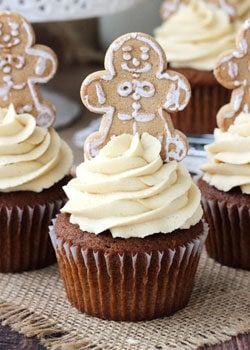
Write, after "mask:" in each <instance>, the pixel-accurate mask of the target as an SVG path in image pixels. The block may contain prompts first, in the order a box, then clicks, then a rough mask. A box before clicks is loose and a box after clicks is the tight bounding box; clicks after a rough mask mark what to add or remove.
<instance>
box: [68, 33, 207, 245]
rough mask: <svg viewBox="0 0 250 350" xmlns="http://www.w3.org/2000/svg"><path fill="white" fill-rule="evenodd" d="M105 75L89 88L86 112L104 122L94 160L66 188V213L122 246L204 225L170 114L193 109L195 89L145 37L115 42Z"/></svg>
mask: <svg viewBox="0 0 250 350" xmlns="http://www.w3.org/2000/svg"><path fill="white" fill-rule="evenodd" d="M105 69H106V70H104V71H100V72H96V73H93V74H91V75H90V76H88V77H87V78H86V79H85V81H84V82H83V85H82V89H81V96H82V100H83V102H84V104H85V105H86V106H87V107H88V108H89V109H90V110H92V111H94V112H97V113H104V115H103V119H102V123H101V126H100V130H99V131H98V132H97V133H94V134H92V135H90V136H89V138H88V139H87V141H86V142H85V154H86V156H87V160H86V161H85V162H84V163H82V164H80V165H79V166H78V167H77V170H76V178H75V179H73V180H71V181H70V182H69V183H68V185H67V186H65V187H64V190H65V192H66V194H67V196H68V198H69V201H68V202H67V203H66V205H65V206H64V208H63V209H62V211H63V212H66V213H69V214H71V215H70V222H71V223H73V224H78V225H79V227H80V228H81V229H82V230H83V231H88V232H91V233H94V234H99V233H101V232H104V231H106V230H108V229H109V230H110V232H111V234H112V235H113V237H121V238H129V237H139V238H143V237H145V236H149V235H152V234H154V233H159V232H161V233H166V234H167V233H170V232H172V231H174V230H176V229H179V228H181V229H187V228H189V227H190V226H192V225H195V224H197V223H198V222H199V221H200V220H201V217H202V209H201V205H200V192H199V190H198V188H197V187H196V186H195V185H194V184H193V183H192V180H191V177H190V175H189V173H188V171H187V170H186V169H185V168H184V166H183V165H182V163H181V162H180V161H181V160H182V159H183V158H184V157H185V155H186V152H187V148H188V144H187V139H186V137H185V136H184V135H183V134H182V133H181V132H179V131H178V130H175V129H174V127H173V124H172V122H171V117H170V115H169V114H168V112H171V111H177V110H182V109H183V108H184V107H185V106H186V105H187V103H188V101H189V98H190V86H189V83H188V82H187V80H186V79H185V78H184V77H183V76H182V75H181V74H179V73H177V72H174V71H171V70H168V69H167V61H166V57H165V55H164V52H163V50H162V49H161V47H160V46H159V45H158V43H157V42H156V41H155V40H154V39H153V38H151V37H150V36H148V35H146V34H143V33H130V34H126V35H124V36H122V37H120V38H118V39H117V40H115V42H114V43H113V44H112V45H111V47H110V48H109V50H108V51H107V54H106V58H105ZM93 150H94V152H93Z"/></svg>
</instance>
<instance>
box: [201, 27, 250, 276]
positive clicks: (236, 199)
mask: <svg viewBox="0 0 250 350" xmlns="http://www.w3.org/2000/svg"><path fill="white" fill-rule="evenodd" d="M249 45H250V21H249V20H248V21H246V22H245V23H244V25H243V27H242V29H241V30H240V31H239V34H238V36H237V40H236V50H234V51H233V52H232V53H231V54H229V53H225V54H223V55H222V56H221V57H220V58H219V60H218V62H217V64H216V67H215V76H216V77H217V79H218V81H219V82H220V83H221V84H223V85H224V86H225V87H228V88H231V89H234V91H233V93H232V96H231V101H230V103H229V104H227V105H225V106H223V107H222V108H221V110H220V111H219V112H218V114H217V123H218V128H217V129H215V132H214V137H215V142H214V143H212V144H211V145H208V146H206V151H207V157H208V163H207V164H204V165H203V166H202V167H201V170H203V172H204V175H203V177H202V179H200V180H199V182H198V184H199V187H200V190H201V192H202V203H203V207H204V215H205V217H206V220H207V221H208V223H209V227H210V231H209V236H208V240H207V243H206V246H207V251H208V253H209V255H210V256H211V257H213V258H214V259H215V260H217V261H219V262H220V263H222V264H224V265H228V266H233V267H238V268H243V269H250V256H249V251H250V238H249V224H250V196H249V195H250V152H249V150H250V113H249V111H250V95H249V84H250V74H249V47H250V46H249Z"/></svg>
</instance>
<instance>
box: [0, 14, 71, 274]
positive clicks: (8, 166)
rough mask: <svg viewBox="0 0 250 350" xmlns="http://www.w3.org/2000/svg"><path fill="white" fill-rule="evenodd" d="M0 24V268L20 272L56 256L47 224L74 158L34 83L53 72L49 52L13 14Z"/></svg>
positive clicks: (61, 199)
mask: <svg viewBox="0 0 250 350" xmlns="http://www.w3.org/2000/svg"><path fill="white" fill-rule="evenodd" d="M0 26H1V38H0V52H1V70H0V80H1V89H0V174H1V175H0V222H1V224H0V249H1V252H2V253H1V257H0V272H20V271H25V270H31V269H37V268H41V267H44V266H47V265H49V264H51V263H52V262H54V261H55V254H54V251H53V247H52V245H51V242H50V239H49V234H48V227H49V224H50V221H51V219H52V218H53V217H54V216H55V215H56V214H57V213H58V212H59V210H60V208H61V207H62V206H63V205H64V203H65V201H66V196H65V194H64V191H63V190H62V186H63V185H65V184H66V183H67V182H68V181H69V176H68V175H69V172H70V167H71V164H72V159H73V157H72V153H71V150H70V149H69V147H68V146H67V145H66V143H65V142H64V141H62V140H61V139H60V137H59V135H58V134H57V132H56V131H55V130H54V129H53V128H52V127H51V126H50V125H52V123H53V120H54V114H55V111H54V107H53V106H52V105H51V104H50V103H48V102H46V101H43V100H42V98H41V96H40V94H39V90H38V87H37V83H38V82H41V83H42V82H46V81H48V80H49V78H50V77H52V76H53V74H54V72H55V69H56V59H55V55H54V53H53V52H52V51H51V50H50V49H48V48H46V47H43V46H41V45H33V43H34V36H33V31H32V28H31V27H30V25H29V24H28V22H27V21H25V20H24V19H23V18H22V17H21V16H19V15H18V14H13V13H11V12H1V13H0ZM6 106H7V107H6Z"/></svg>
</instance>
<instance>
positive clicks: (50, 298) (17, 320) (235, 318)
mask: <svg viewBox="0 0 250 350" xmlns="http://www.w3.org/2000/svg"><path fill="white" fill-rule="evenodd" d="M249 299H250V272H248V271H243V270H236V269H232V268H228V267H225V266H221V265H220V264H218V263H216V262H214V261H213V260H212V259H210V258H208V257H207V255H206V253H203V254H202V256H201V260H200V264H199V268H198V271H197V275H196V279H195V286H194V290H193V293H192V298H191V300H190V302H189V304H188V306H187V307H186V308H185V309H183V310H181V311H179V312H178V313H176V314H175V315H173V316H172V317H169V318H163V319H157V320H153V321H148V322H138V323H129V322H111V321H104V320H100V319H97V318H94V317H90V316H87V315H84V314H81V313H80V312H78V311H77V310H76V309H75V308H73V307H72V306H71V305H70V304H69V302H68V300H67V298H66V295H65V291H64V288H63V284H62V280H61V277H60V274H59V271H58V268H57V266H56V265H53V266H51V267H48V268H45V269H42V270H38V271H34V272H25V273H22V274H0V300H1V303H0V318H1V320H2V321H3V323H4V324H9V325H10V326H11V327H12V328H13V329H15V330H17V331H19V332H22V333H24V334H26V335H27V336H33V335H37V336H39V337H40V338H41V342H42V343H43V344H44V345H45V346H46V347H47V348H48V349H53V350H55V349H57V350H59V349H61V350H63V349H64V350H66V349H72V350H73V349H99V350H100V349H103V350H104V349H105V350H106V349H114V350H118V349H119V350H126V349H132V350H133V349H155V350H156V349H178V350H179V349H183V350H184V349H197V347H199V346H202V345H204V344H216V343H218V342H221V341H226V340H228V339H230V337H231V336H234V335H237V334H239V333H243V332H248V331H250V307H249Z"/></svg>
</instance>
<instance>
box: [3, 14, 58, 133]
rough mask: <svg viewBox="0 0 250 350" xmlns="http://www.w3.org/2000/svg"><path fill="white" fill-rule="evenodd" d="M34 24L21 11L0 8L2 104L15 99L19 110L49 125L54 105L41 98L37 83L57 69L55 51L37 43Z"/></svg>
mask: <svg viewBox="0 0 250 350" xmlns="http://www.w3.org/2000/svg"><path fill="white" fill-rule="evenodd" d="M34 42H35V35H34V32H33V29H32V27H31V25H30V24H29V23H28V22H27V21H26V20H25V19H24V18H23V17H22V16H20V15H19V14H17V13H12V12H7V11H6V12H0V106H1V107H8V106H9V104H10V103H13V104H14V106H15V109H16V111H17V112H18V113H25V112H27V113H30V114H32V115H33V116H34V117H35V118H36V119H37V124H38V125H40V126H43V127H49V126H51V125H52V124H53V121H54V119H55V110H54V107H53V106H52V105H51V104H50V103H49V102H45V101H43V100H42V98H41V96H40V93H39V90H38V86H37V84H38V83H46V82H47V81H48V80H50V79H51V78H52V77H53V75H54V74H55V72H56V68H57V59H56V55H55V53H54V52H53V51H52V50H51V49H49V48H48V47H46V46H42V45H34Z"/></svg>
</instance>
